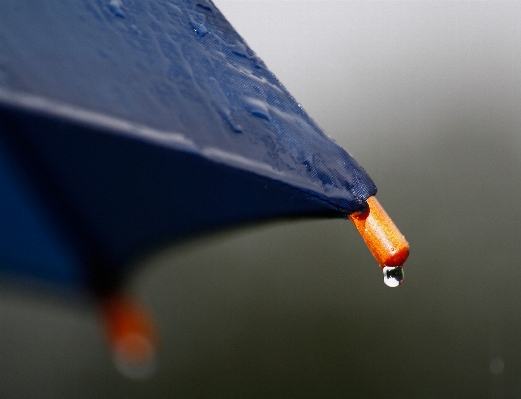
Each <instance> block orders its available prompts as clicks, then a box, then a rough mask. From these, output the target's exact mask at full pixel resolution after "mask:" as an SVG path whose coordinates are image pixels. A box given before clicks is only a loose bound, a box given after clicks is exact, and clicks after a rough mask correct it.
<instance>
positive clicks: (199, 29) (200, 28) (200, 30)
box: [190, 21, 208, 37]
mask: <svg viewBox="0 0 521 399" xmlns="http://www.w3.org/2000/svg"><path fill="white" fill-rule="evenodd" d="M190 26H191V27H192V29H193V30H194V32H195V33H197V35H198V36H201V37H203V36H204V35H206V34H207V33H208V29H206V26H204V25H203V24H200V23H198V22H195V21H190Z"/></svg>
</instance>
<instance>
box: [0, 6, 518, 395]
mask: <svg viewBox="0 0 521 399" xmlns="http://www.w3.org/2000/svg"><path fill="white" fill-rule="evenodd" d="M123 3H124V0H123ZM216 4H217V6H218V7H219V8H220V9H221V11H222V12H223V13H224V14H225V15H226V16H227V17H228V19H229V20H230V22H231V23H232V25H234V27H235V28H236V29H237V31H238V32H239V33H240V34H241V35H242V36H243V37H244V38H245V39H246V41H247V42H248V44H249V45H250V46H251V47H252V48H253V49H254V50H255V51H256V52H257V54H258V55H259V56H260V57H261V58H262V59H263V60H264V61H265V62H266V64H267V65H268V67H269V68H270V69H271V70H272V71H273V72H274V73H275V75H276V76H277V77H278V78H279V79H280V80H281V82H282V83H283V84H284V85H285V86H286V87H287V89H288V90H289V91H290V92H291V93H292V94H293V95H294V96H295V98H296V99H297V101H299V102H300V103H301V104H302V106H303V107H304V109H306V111H307V112H308V113H309V114H310V115H311V116H312V117H313V118H314V119H315V121H316V122H317V123H318V124H319V125H320V126H321V127H322V128H323V129H324V130H325V131H326V132H327V133H328V134H329V135H330V136H331V137H333V138H334V139H335V140H336V141H337V142H339V143H340V144H341V145H342V146H344V147H345V148H346V149H347V150H348V151H350V152H351V154H353V155H354V157H355V158H356V159H357V160H358V161H359V162H360V163H361V164H362V165H363V166H364V167H365V168H366V170H367V171H368V172H369V174H370V175H371V177H372V178H373V179H374V181H375V182H376V184H377V185H378V188H379V193H378V198H379V200H380V202H381V203H382V204H383V206H384V207H385V208H386V210H387V211H388V213H389V214H390V215H391V217H392V218H393V219H394V221H395V223H396V224H397V225H398V226H399V228H400V229H401V230H402V232H403V233H404V234H405V236H406V237H407V239H408V240H409V242H410V245H411V256H410V259H409V261H408V262H407V263H406V265H405V283H404V284H403V285H402V286H401V287H400V288H397V289H390V288H388V287H386V286H385V285H384V284H383V281H382V277H381V272H380V270H379V268H378V266H377V265H376V263H375V261H374V260H373V259H372V257H371V255H370V253H369V251H368V250H367V248H366V247H365V245H364V244H363V242H362V240H361V238H360V237H359V236H358V233H357V232H356V231H355V229H354V227H353V226H352V225H351V223H350V222H349V221H348V220H341V219H335V220H309V221H295V222H280V223H271V224H267V225H261V226H250V227H248V228H243V229H238V230H234V231H230V232H225V233H223V234H220V235H215V236H211V237H206V238H203V239H199V240H196V241H194V242H191V243H189V244H186V245H183V246H181V247H175V248H165V249H164V250H163V251H162V252H160V253H156V254H154V255H153V256H152V257H150V258H148V259H146V260H144V261H143V266H144V267H142V268H141V269H140V270H139V272H137V273H136V275H135V276H134V278H133V280H132V282H131V285H130V288H131V289H132V290H133V291H134V292H135V293H136V295H138V296H139V297H140V298H141V299H142V300H143V301H144V302H145V303H146V304H148V305H149V306H150V308H151V309H152V311H153V312H154V314H155V315H156V317H157V320H158V322H159V323H160V328H161V333H162V338H163V341H162V350H161V353H160V358H159V359H158V369H157V372H156V374H155V375H154V376H153V377H152V378H151V379H150V380H147V381H144V382H142V381H131V380H128V379H125V378H124V377H122V376H120V375H119V374H118V372H117V370H116V369H115V368H114V367H113V365H112V363H111V359H110V357H109V355H108V354H107V353H106V351H105V347H104V346H103V341H102V335H101V333H100V331H99V329H98V325H97V320H96V314H95V310H94V309H91V308H88V307H83V306H75V305H71V304H68V303H60V302H56V301H55V300H52V299H49V298H47V297H45V296H35V295H20V294H19V293H13V292H11V291H9V290H6V289H4V290H3V291H2V292H0V397H2V398H20V397H38V398H58V397H63V398H65V397H75V398H91V397H127V398H131V397H136V398H138V397H182V398H221V397H222V398H229V397H242V398H246V397H248V398H268V397H271V398H317V397H320V398H340V397H371V398H374V397H385V398H439V397H444V398H467V397H468V398H510V397H516V396H517V395H518V393H519V392H521V340H520V339H519V337H520V336H521V313H520V311H519V307H520V304H521V290H519V288H518V285H519V281H521V262H520V259H521V245H520V242H519V241H520V240H519V238H520V236H521V234H520V233H519V230H518V227H519V222H520V221H521V210H520V207H519V195H520V194H521V188H520V185H519V183H520V176H521V173H520V170H521V169H520V168H521V157H520V155H521V147H520V144H521V18H520V17H521V3H519V2H463V1H461V2H339V1H309V2H308V1H291V2H286V1H282V2H280V1H230V0H219V1H217V2H216Z"/></svg>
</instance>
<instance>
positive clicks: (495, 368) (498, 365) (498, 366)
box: [490, 357, 505, 375]
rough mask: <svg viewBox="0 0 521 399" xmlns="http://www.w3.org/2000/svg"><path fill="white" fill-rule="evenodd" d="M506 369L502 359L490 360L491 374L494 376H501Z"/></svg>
mask: <svg viewBox="0 0 521 399" xmlns="http://www.w3.org/2000/svg"><path fill="white" fill-rule="evenodd" d="M504 369H505V362H504V361H503V359H501V358H500V357H495V358H493V359H492V360H490V372H491V373H492V374H494V375H499V374H501V373H502V372H503V370H504Z"/></svg>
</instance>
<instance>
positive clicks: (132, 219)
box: [0, 107, 344, 292]
mask: <svg viewBox="0 0 521 399" xmlns="http://www.w3.org/2000/svg"><path fill="white" fill-rule="evenodd" d="M0 121H1V122H2V124H3V125H4V126H7V127H9V131H7V130H4V132H3V133H4V134H3V139H4V141H6V142H7V143H8V144H9V149H10V152H11V153H12V154H15V155H17V160H18V162H19V163H20V166H21V168H22V169H23V171H24V172H25V175H26V176H27V178H28V179H33V181H32V184H33V186H34V187H36V189H37V190H38V193H37V197H38V198H40V199H41V202H42V204H45V206H46V209H48V212H49V213H51V214H52V215H53V219H54V221H55V223H57V224H58V225H59V227H60V228H61V230H62V231H63V232H65V234H66V236H67V237H68V238H69V245H70V246H71V247H72V248H73V249H74V253H75V254H76V255H77V256H78V257H79V258H81V259H84V263H83V265H82V266H81V267H82V268H83V269H84V270H83V272H82V273H81V275H82V276H86V278H87V280H86V282H87V285H88V286H89V287H90V288H93V289H94V290H96V291H99V292H106V291H109V290H110V289H112V288H113V287H115V286H117V285H118V284H120V283H121V280H122V279H123V278H124V277H125V276H126V274H127V273H128V271H129V269H130V268H129V265H131V264H132V263H133V262H134V261H135V260H136V259H137V258H138V257H139V256H142V255H143V253H144V252H146V251H147V250H153V249H155V248H157V246H158V245H161V244H164V243H175V242H178V241H180V240H185V239H187V238H188V237H191V236H194V235H197V234H202V233H205V232H207V231H212V230H217V229H222V228H226V227H231V226H234V225H238V224H241V223H245V222H253V221H262V220H269V219H274V218H281V217H301V216H339V215H343V214H344V212H343V210H339V209H335V208H332V207H331V206H330V205H329V204H327V203H325V202H323V201H321V200H320V199H316V198H315V197H313V196H312V195H309V194H308V193H306V192H303V191H302V190H300V189H297V188H295V187H292V186H288V185H286V184H284V183H281V182H278V181H275V180H273V179H268V178H266V177H263V176H259V175H256V174H252V173H250V172H247V171H243V170H241V169H237V168H233V167H230V166H227V165H225V164H218V163H215V162H212V161H209V160H207V159H206V158H204V157H201V156H200V155H198V154H196V153H191V152H184V151H172V150H171V149H169V148H165V147H164V146H160V145H157V144H151V143H147V142H143V141H142V140H139V139H137V138H129V137H127V136H125V135H122V134H117V132H113V131H109V130H103V129H100V128H97V129H93V128H92V126H86V125H81V124H78V123H75V122H73V121H68V120H66V119H62V118H56V117H51V116H49V115H46V114H40V113H36V112H33V110H23V109H20V108H12V107H0ZM22 154H24V155H25V156H22ZM22 237H23V236H22ZM22 237H21V238H20V239H21V240H23V238H22ZM24 245H27V246H29V245H31V243H30V242H27V243H24ZM76 264H77V263H76Z"/></svg>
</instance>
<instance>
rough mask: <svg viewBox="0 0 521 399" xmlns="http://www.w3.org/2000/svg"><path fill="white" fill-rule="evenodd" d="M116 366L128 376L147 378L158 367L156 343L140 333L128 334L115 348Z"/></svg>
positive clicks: (113, 354) (137, 378) (140, 378)
mask: <svg viewBox="0 0 521 399" xmlns="http://www.w3.org/2000/svg"><path fill="white" fill-rule="evenodd" d="M112 356H113V360H114V364H115V365H116V368H117V369H118V370H119V372H120V373H121V374H123V375H124V376H125V377H127V378H131V379H135V380H146V379H148V378H150V377H151V376H152V375H153V374H154V371H155V369H156V353H155V348H154V345H153V344H152V343H151V342H150V341H149V340H148V339H147V338H146V337H144V336H142V335H140V334H127V335H126V336H125V337H124V338H123V339H120V340H119V341H118V342H117V345H116V346H115V348H113V353H112Z"/></svg>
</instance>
